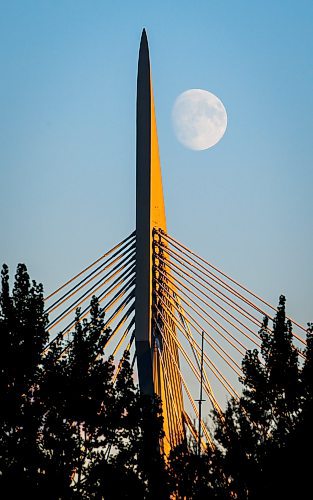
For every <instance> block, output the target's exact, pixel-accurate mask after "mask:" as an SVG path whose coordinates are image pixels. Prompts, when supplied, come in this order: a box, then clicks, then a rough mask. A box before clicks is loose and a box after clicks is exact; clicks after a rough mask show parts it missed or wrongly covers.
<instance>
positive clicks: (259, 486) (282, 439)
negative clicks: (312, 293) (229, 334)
mask: <svg viewBox="0 0 313 500" xmlns="http://www.w3.org/2000/svg"><path fill="white" fill-rule="evenodd" d="M260 336H261V339H262V347H261V357H260V353H259V352H258V351H257V350H253V351H248V352H247V353H246V355H245V357H244V359H243V362H242V370H243V376H242V378H241V382H242V384H243V391H242V396H241V398H240V399H239V400H234V399H232V400H231V401H230V402H229V403H228V406H227V409H226V411H225V421H224V422H221V421H217V420H216V421H217V428H216V439H217V441H218V442H219V444H220V445H221V449H222V450H223V453H222V458H223V470H224V473H225V474H226V477H227V483H228V488H229V491H230V492H231V494H232V495H233V497H234V498H240V499H241V498H243V499H244V498H249V499H250V498H251V499H254V498H255V499H257V498H275V497H276V498H277V497H281V495H282V494H284V493H286V491H287V489H288V487H289V488H290V484H291V482H292V481H294V478H286V472H287V470H289V467H288V466H287V463H288V459H289V458H290V457H289V448H288V447H289V442H290V440H291V436H293V435H294V433H295V432H296V428H297V422H298V419H299V415H300V413H301V397H300V396H301V384H300V373H299V363H298V352H297V350H296V348H295V347H294V345H293V342H292V325H291V322H290V321H289V320H286V316H285V298H284V297H283V296H281V297H280V300H279V306H278V309H277V315H276V317H275V319H274V323H273V330H272V331H270V329H269V328H268V320H267V318H265V319H264V323H263V326H262V329H261V331H260ZM287 484H288V485H289V486H288V487H287V488H286V485H287Z"/></svg>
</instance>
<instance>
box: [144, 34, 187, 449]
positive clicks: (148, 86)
mask: <svg viewBox="0 0 313 500" xmlns="http://www.w3.org/2000/svg"><path fill="white" fill-rule="evenodd" d="M154 228H158V229H161V230H163V231H165V232H166V218H165V206H164V198H163V188H162V174H161V164H160V157H159V146H158V137H157V128H156V119H155V109H154V99H153V90H152V79H151V67H150V58H149V47H148V39H147V34H146V31H145V29H144V30H143V32H142V35H141V41H140V49H139V61H138V76H137V118H136V292H135V293H136V296H135V322H136V326H135V340H136V354H137V367H138V377H139V386H140V390H141V392H142V393H143V394H148V395H150V396H153V395H154V394H155V393H157V394H158V395H159V396H160V398H161V400H162V407H163V417H164V432H165V436H166V439H165V441H166V443H165V444H164V449H165V450H166V451H169V449H170V448H171V447H172V445H174V444H177V443H178V442H180V441H181V436H182V434H181V431H180V429H181V428H182V427H183V426H182V421H181V420H180V419H182V418H183V417H182V413H183V402H182V389H181V382H180V378H179V376H178V373H177V369H175V368H174V367H173V362H172V361H171V360H170V354H169V353H167V352H166V351H164V353H163V355H162V357H163V358H164V360H165V362H166V364H167V366H168V369H169V376H170V378H171V379H172V380H171V384H172V385H173V390H174V397H175V401H172V400H170V398H169V388H168V387H167V385H166V384H165V379H164V373H163V369H162V366H161V362H160V358H159V353H158V350H157V349H155V348H154V347H155V343H154V338H153V331H154V321H155V320H154V318H153V300H154V295H153V294H154V292H155V290H154V287H155V286H156V285H155V281H154V280H153V278H154V276H153V264H154V262H153V259H154V257H155V255H154V254H153V229H154ZM173 328H174V327H173ZM174 329H175V328H174ZM168 340H169V343H170V344H171V347H172V350H173V351H174V356H175V358H176V360H177V366H178V365H179V359H178V352H177V346H176V344H175V342H174V341H173V340H172V339H171V338H170V339H168ZM174 406H175V408H176V411H175V414H174V409H173V407H174ZM177 409H178V411H177ZM177 413H178V414H180V416H179V415H178V417H177ZM178 419H179V421H178Z"/></svg>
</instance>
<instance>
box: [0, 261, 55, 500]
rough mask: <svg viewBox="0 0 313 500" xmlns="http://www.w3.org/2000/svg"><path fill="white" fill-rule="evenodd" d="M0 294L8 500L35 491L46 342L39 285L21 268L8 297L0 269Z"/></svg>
mask: <svg viewBox="0 0 313 500" xmlns="http://www.w3.org/2000/svg"><path fill="white" fill-rule="evenodd" d="M1 275H2V289H1V295H0V339H1V341H2V346H1V349H0V407H1V410H0V426H1V434H0V488H1V490H3V491H10V498H12V497H13V498H15V497H17V498H18V497H19V496H20V494H21V492H23V495H27V493H28V492H30V491H33V490H36V489H37V487H38V483H39V481H40V453H39V449H38V445H37V443H38V433H39V428H40V425H41V415H42V413H41V402H40V399H39V379H40V376H41V373H42V364H41V351H42V349H43V347H44V345H45V343H46V341H47V333H46V324H47V317H46V315H45V314H44V301H43V290H42V285H37V284H36V283H35V282H34V281H33V282H32V283H31V282H30V279H29V276H28V273H27V270H26V267H25V265H23V264H19V265H18V267H17V272H16V275H15V282H14V286H13V292H12V296H11V295H10V289H9V271H8V267H7V266H6V265H4V266H3V268H2V273H1Z"/></svg>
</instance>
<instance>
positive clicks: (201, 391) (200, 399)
mask: <svg viewBox="0 0 313 500" xmlns="http://www.w3.org/2000/svg"><path fill="white" fill-rule="evenodd" d="M203 340H204V333H203V330H202V335H201V361H200V394H199V400H198V402H199V428H198V457H199V458H200V455H201V419H202V402H203V401H204V400H203V399H202V395H203Z"/></svg>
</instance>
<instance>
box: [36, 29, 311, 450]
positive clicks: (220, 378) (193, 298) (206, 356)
mask: <svg viewBox="0 0 313 500" xmlns="http://www.w3.org/2000/svg"><path fill="white" fill-rule="evenodd" d="M136 151H137V154H136V230H135V231H134V232H132V233H131V234H130V235H129V236H127V237H126V238H125V239H123V240H122V241H120V242H119V243H118V244H117V245H116V246H114V247H113V248H111V249H110V250H108V251H107V252H105V253H104V254H103V255H101V256H100V257H99V258H98V259H97V260H95V261H94V262H92V263H91V264H90V265H89V266H88V267H86V268H85V269H83V270H82V271H80V272H79V273H78V274H77V275H75V276H74V277H73V278H71V279H70V280H68V281H67V282H66V283H64V284H63V285H61V286H60V287H59V288H58V289H57V290H55V291H54V292H53V293H52V294H50V295H49V296H48V297H46V299H45V301H46V312H47V313H49V317H50V323H49V325H48V330H49V333H50V338H51V340H50V344H48V346H47V347H46V349H49V346H50V345H51V344H52V343H54V342H56V341H57V339H61V338H66V337H67V338H68V339H69V341H70V340H71V334H72V332H73V329H74V328H75V323H76V321H77V320H76V319H75V310H76V308H78V307H79V308H81V316H80V319H83V318H88V316H89V314H90V300H91V297H92V296H93V295H96V296H97V297H98V301H99V303H100V304H101V307H103V310H104V311H105V323H104V330H105V329H107V328H110V334H109V336H108V337H107V338H106V339H105V342H104V344H103V355H104V356H108V355H110V354H113V356H114V358H115V360H116V370H115V375H114V377H115V378H116V376H117V374H118V372H119V370H120V367H121V365H122V361H123V356H124V355H125V354H124V353H125V352H130V353H131V359H132V364H133V366H134V367H135V366H136V368H137V373H138V380H139V386H140V390H141V391H142V393H144V394H148V395H151V396H152V395H153V394H154V393H156V394H158V395H159V397H160V398H161V401H162V407H163V416H164V432H165V438H164V442H163V447H164V450H165V452H166V453H168V452H169V451H170V449H171V448H173V447H174V446H175V445H177V444H179V443H180V442H181V441H182V440H183V439H184V438H185V436H186V434H188V433H189V434H191V435H192V436H193V437H194V438H195V439H196V440H197V441H198V440H199V437H200V438H201V446H202V447H203V449H205V448H206V447H207V446H214V443H213V440H212V437H211V435H210V431H209V426H208V425H207V422H206V418H207V415H208V414H209V410H210V409H212V408H214V409H215V410H216V411H217V412H218V413H220V414H221V415H222V410H221V409H222V407H223V405H224V403H225V399H226V398H227V397H228V398H229V397H234V398H238V397H239V393H240V392H239V391H240V387H239V382H238V379H239V377H240V375H241V360H242V357H243V356H244V354H245V352H246V351H247V350H248V349H250V350H251V349H254V348H258V349H259V348H260V345H261V344H260V335H259V331H260V329H261V327H262V325H263V318H264V316H267V317H268V319H269V323H268V325H267V326H266V328H268V329H269V330H271V329H272V322H273V319H274V316H275V313H276V307H274V306H273V305H272V304H270V303H269V302H268V301H266V300H265V299H263V298H262V297H259V296H258V295H257V294H256V293H254V292H253V291H252V290H249V289H248V288H247V287H246V286H244V285H242V284H241V283H240V282H239V281H238V280H236V279H234V278H232V277H231V276H229V275H227V274H226V273H224V272H223V271H222V270H221V269H219V268H218V267H216V266H215V265H213V264H212V263H210V262H209V261H208V260H207V259H204V258H202V257H200V256H199V255H197V254H196V253H195V252H194V251H192V250H190V249H189V248H187V247H186V246H185V245H184V244H183V243H181V242H179V241H178V240H177V239H176V238H174V237H173V236H172V235H170V234H168V232H167V227H166V216H165V204H164V198H163V188H162V175H161V165H160V159H159V149H158V139H157V129H156V120H155V111H154V100H153V90H152V79H151V68H150V59H149V49H148V42H147V37H146V33H145V31H144V32H143V34H142V38H141V44H140V52H139V63H138V78H137V142H136ZM73 318H74V319H73ZM290 319H291V321H292V324H293V329H294V332H293V334H294V339H295V343H296V345H297V347H298V348H299V355H300V357H303V353H302V348H303V347H304V346H305V340H304V339H305V333H306V328H305V327H303V326H302V325H300V324H299V323H297V322H296V321H295V320H294V319H292V318H290ZM64 350H66V347H65V349H64ZM200 385H201V387H203V398H202V397H201V395H200V396H199V386H200ZM198 397H200V399H204V401H203V406H204V408H203V411H202V412H201V404H200V405H198V404H197V402H196V400H197V398H198ZM199 410H200V413H199ZM203 415H205V416H206V418H203ZM198 422H199V427H198Z"/></svg>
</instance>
